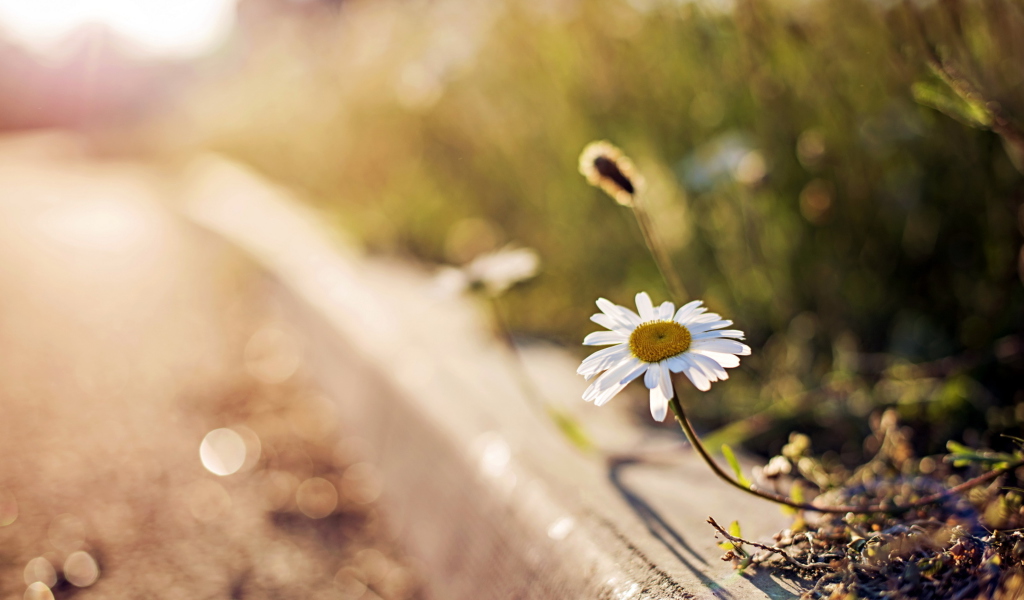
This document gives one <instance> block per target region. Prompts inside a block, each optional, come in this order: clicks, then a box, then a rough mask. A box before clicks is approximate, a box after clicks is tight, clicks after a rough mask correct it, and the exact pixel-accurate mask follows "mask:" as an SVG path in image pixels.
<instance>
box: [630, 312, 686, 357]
mask: <svg viewBox="0 0 1024 600" xmlns="http://www.w3.org/2000/svg"><path fill="white" fill-rule="evenodd" d="M690 340H691V338H690V330H689V329H687V328H685V327H683V326H682V325H680V324H679V323H676V322H675V321H647V322H646V323H641V324H639V325H637V327H636V329H634V330H633V333H631V334H630V335H629V349H630V351H632V352H633V356H635V357H637V358H639V359H640V360H642V361H644V362H649V363H654V362H658V361H660V360H665V359H666V358H670V357H673V356H675V355H677V354H682V353H683V352H686V351H687V349H689V347H690Z"/></svg>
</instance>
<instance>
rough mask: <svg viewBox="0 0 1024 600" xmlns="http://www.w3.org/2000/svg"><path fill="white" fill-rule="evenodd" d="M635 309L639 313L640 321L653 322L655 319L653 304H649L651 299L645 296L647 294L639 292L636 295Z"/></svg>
mask: <svg viewBox="0 0 1024 600" xmlns="http://www.w3.org/2000/svg"><path fill="white" fill-rule="evenodd" d="M636 309H637V310H638V311H640V320H641V321H653V320H654V319H656V318H657V317H655V316H654V304H653V303H651V297H650V296H648V295H647V292H640V293H639V294H637V295H636Z"/></svg>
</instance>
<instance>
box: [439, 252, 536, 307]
mask: <svg viewBox="0 0 1024 600" xmlns="http://www.w3.org/2000/svg"><path fill="white" fill-rule="evenodd" d="M539 268H540V257H539V256H538V255H537V252H536V251H535V250H533V249H531V248H516V247H514V246H505V247H504V248H502V249H500V250H496V251H494V252H488V253H487V254H481V255H480V256H478V257H476V258H474V259H473V260H472V261H470V262H469V264H467V265H466V266H464V267H462V268H461V269H460V268H455V267H445V268H443V269H441V271H440V272H439V273H438V274H437V284H438V287H440V288H441V289H442V290H445V291H449V292H457V291H458V292H461V291H465V290H467V289H482V290H483V291H484V292H486V293H487V294H489V295H491V296H500V295H501V294H503V293H504V292H505V291H506V290H508V288H510V287H512V286H513V285H515V284H517V283H519V282H521V281H526V280H527V279H530V278H532V277H534V276H535V275H537V271H538V269H539Z"/></svg>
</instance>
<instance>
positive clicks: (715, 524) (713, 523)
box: [708, 517, 831, 569]
mask: <svg viewBox="0 0 1024 600" xmlns="http://www.w3.org/2000/svg"><path fill="white" fill-rule="evenodd" d="M708 523H709V524H710V525H711V526H712V527H714V528H715V529H717V530H718V533H720V534H722V537H724V538H725V539H727V540H729V541H730V542H732V543H733V544H747V545H750V546H753V547H754V548H760V549H761V550H764V551H766V552H771V553H773V554H778V555H780V556H782V557H783V558H784V559H786V562H788V563H789V564H791V565H793V566H794V567H796V568H798V569H821V568H825V569H827V568H829V567H830V566H831V565H830V564H829V563H823V562H813V563H807V564H804V563H802V562H800V561H798V560H797V559H795V558H793V557H792V556H790V555H789V553H788V552H786V551H785V550H783V549H782V548H776V547H775V546H768V545H765V544H759V543H757V542H752V541H750V540H745V539H743V538H741V537H737V536H735V535H732V534H731V533H729V532H728V531H726V530H725V529H722V526H721V525H719V524H718V522H717V521H715V520H714V519H713V518H711V517H708Z"/></svg>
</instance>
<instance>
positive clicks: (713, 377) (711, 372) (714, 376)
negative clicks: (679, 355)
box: [689, 353, 729, 382]
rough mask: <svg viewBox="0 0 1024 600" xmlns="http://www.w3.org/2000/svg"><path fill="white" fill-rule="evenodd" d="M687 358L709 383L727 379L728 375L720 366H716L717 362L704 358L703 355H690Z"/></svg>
mask: <svg viewBox="0 0 1024 600" xmlns="http://www.w3.org/2000/svg"><path fill="white" fill-rule="evenodd" d="M689 358H690V360H691V361H692V362H693V363H694V364H695V365H697V366H698V367H700V370H701V371H703V372H704V375H705V376H706V377H707V378H708V380H709V381H711V382H715V381H725V380H726V379H728V378H729V374H728V373H726V372H725V369H724V368H723V367H722V365H720V364H718V362H717V361H715V360H713V359H711V358H710V357H707V356H704V355H703V354H696V353H691V354H690V356H689Z"/></svg>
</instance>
